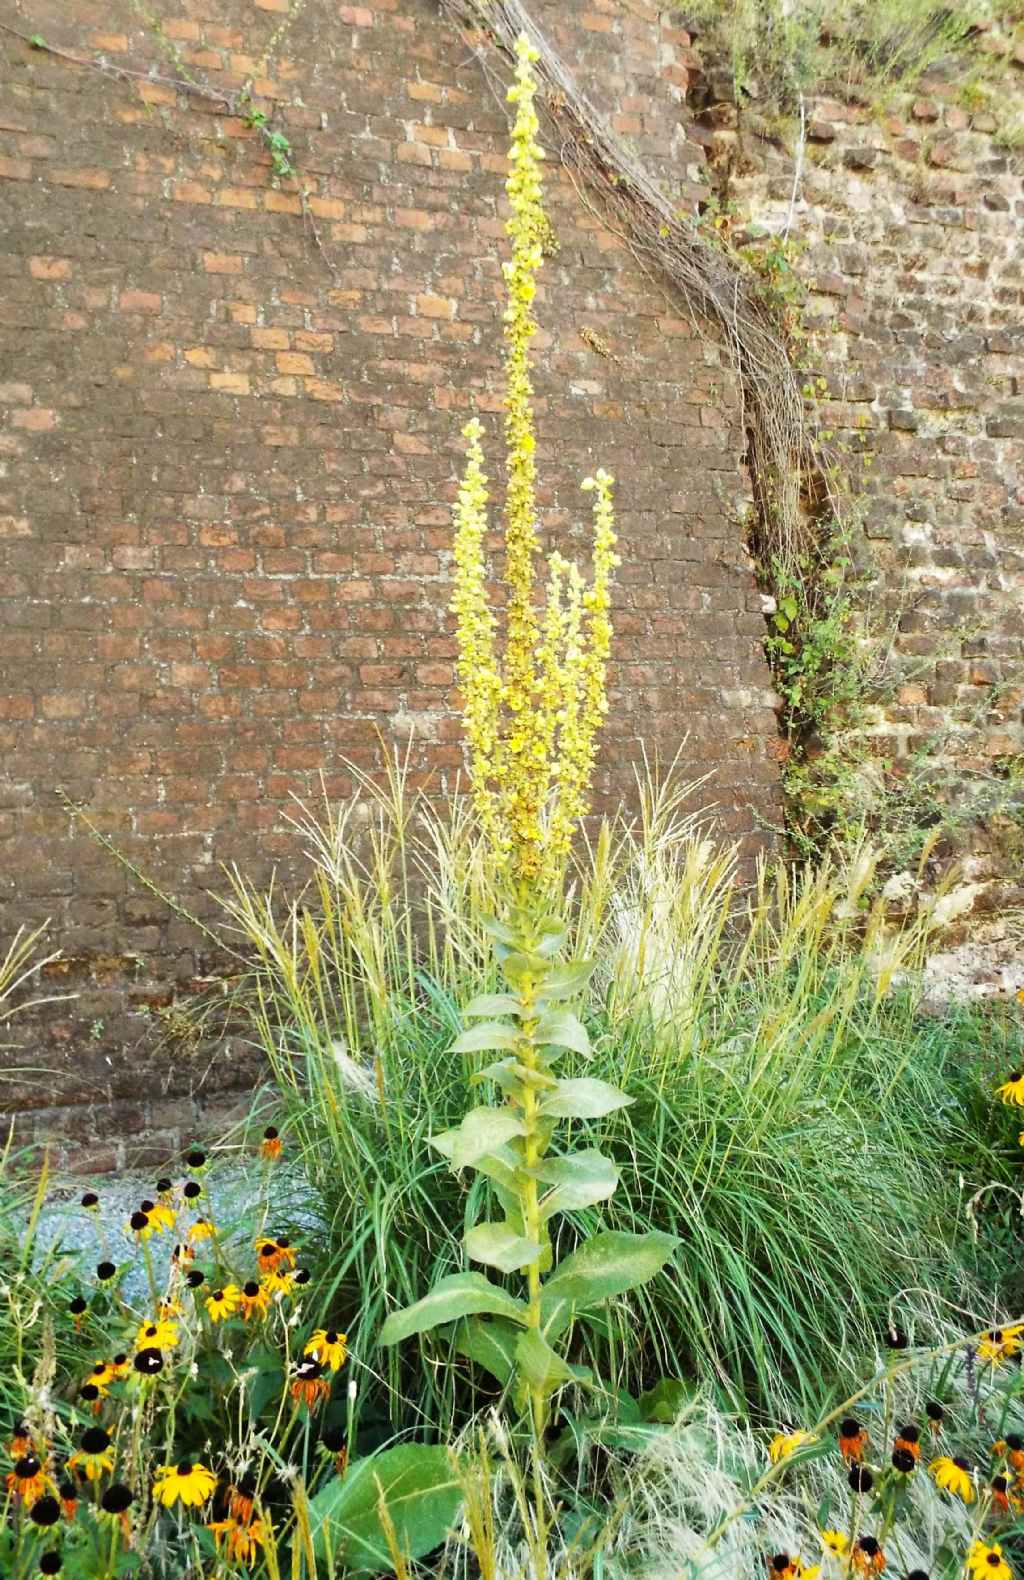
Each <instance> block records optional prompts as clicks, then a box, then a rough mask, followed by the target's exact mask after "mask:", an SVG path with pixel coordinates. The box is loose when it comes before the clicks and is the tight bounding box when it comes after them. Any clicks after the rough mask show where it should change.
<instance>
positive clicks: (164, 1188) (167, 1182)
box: [156, 1174, 174, 1201]
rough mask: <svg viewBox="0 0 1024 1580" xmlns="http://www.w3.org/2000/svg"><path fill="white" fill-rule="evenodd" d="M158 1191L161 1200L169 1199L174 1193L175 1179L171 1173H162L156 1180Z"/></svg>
mask: <svg viewBox="0 0 1024 1580" xmlns="http://www.w3.org/2000/svg"><path fill="white" fill-rule="evenodd" d="M156 1193H157V1196H158V1197H159V1198H160V1199H161V1201H169V1200H170V1199H171V1197H172V1196H173V1194H174V1181H173V1180H172V1179H171V1176H170V1175H169V1174H161V1176H160V1178H159V1179H158V1180H157V1182H156Z"/></svg>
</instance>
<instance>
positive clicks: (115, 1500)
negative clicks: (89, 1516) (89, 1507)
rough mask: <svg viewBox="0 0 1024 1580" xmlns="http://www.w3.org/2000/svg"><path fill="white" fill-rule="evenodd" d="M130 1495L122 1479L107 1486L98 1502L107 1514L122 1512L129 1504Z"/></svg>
mask: <svg viewBox="0 0 1024 1580" xmlns="http://www.w3.org/2000/svg"><path fill="white" fill-rule="evenodd" d="M131 1501H132V1495H131V1492H130V1490H129V1489H128V1488H127V1487H126V1486H125V1484H124V1482H123V1481H115V1482H114V1485H113V1486H112V1487H108V1488H107V1490H106V1492H105V1493H104V1494H103V1496H102V1498H101V1499H100V1503H101V1504H102V1505H103V1507H104V1509H106V1511H107V1513H108V1514H123V1513H124V1512H125V1510H126V1509H127V1508H129V1507H130V1506H131Z"/></svg>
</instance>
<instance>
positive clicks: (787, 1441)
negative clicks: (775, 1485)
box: [768, 1431, 818, 1465]
mask: <svg viewBox="0 0 1024 1580" xmlns="http://www.w3.org/2000/svg"><path fill="white" fill-rule="evenodd" d="M817 1441H818V1439H817V1438H816V1437H814V1436H813V1435H812V1433H810V1432H796V1431H786V1432H776V1434H775V1436H774V1437H773V1438H772V1440H771V1442H770V1443H769V1444H768V1458H769V1459H770V1460H771V1462H772V1464H773V1465H777V1464H778V1463H779V1462H780V1460H783V1459H788V1458H789V1456H790V1454H795V1453H796V1451H797V1449H798V1448H803V1447H804V1445H805V1444H807V1443H816V1442H817Z"/></svg>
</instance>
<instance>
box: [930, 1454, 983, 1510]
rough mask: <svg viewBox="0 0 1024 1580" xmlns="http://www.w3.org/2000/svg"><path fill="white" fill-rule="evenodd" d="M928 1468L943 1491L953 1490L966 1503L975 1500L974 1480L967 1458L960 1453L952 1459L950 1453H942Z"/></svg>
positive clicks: (955, 1495)
mask: <svg viewBox="0 0 1024 1580" xmlns="http://www.w3.org/2000/svg"><path fill="white" fill-rule="evenodd" d="M928 1469H929V1471H930V1472H931V1474H932V1476H934V1478H935V1484H936V1486H938V1487H941V1488H942V1490H943V1492H951V1493H952V1494H953V1495H954V1497H957V1498H960V1499H961V1500H962V1501H963V1502H964V1503H973V1502H974V1496H975V1494H974V1482H973V1481H972V1480H971V1467H970V1465H968V1463H967V1461H966V1459H961V1458H960V1456H959V1455H957V1456H956V1457H955V1458H953V1459H950V1457H949V1455H948V1454H940V1456H939V1458H938V1459H933V1460H932V1462H931V1464H930V1465H929V1466H928Z"/></svg>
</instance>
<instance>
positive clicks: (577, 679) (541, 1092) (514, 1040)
mask: <svg viewBox="0 0 1024 1580" xmlns="http://www.w3.org/2000/svg"><path fill="white" fill-rule="evenodd" d="M537 58H538V57H537V52H536V50H534V49H533V47H532V46H531V44H530V42H529V40H528V39H527V37H526V36H525V35H522V36H520V38H519V40H518V42H517V45H516V70H515V80H514V83H513V85H512V87H511V88H510V89H509V93H508V97H509V100H510V101H511V102H512V103H513V104H514V105H515V107H516V116H515V125H514V130H513V133H512V144H511V153H510V170H509V176H508V180H507V183H506V192H507V196H508V202H509V208H510V211H511V213H510V217H509V220H508V222H507V225H506V231H507V234H508V236H509V239H510V242H511V258H510V260H509V261H508V262H506V263H504V264H503V271H504V276H505V282H506V287H507V295H508V303H507V306H506V309H505V313H504V329H505V341H506V353H505V376H506V394H505V413H506V415H505V436H506V444H507V462H506V469H507V492H506V500H505V578H506V583H507V599H506V605H505V607H506V626H505V641H504V652H503V655H501V656H499V651H498V649H499V630H498V619H497V616H496V615H495V612H494V610H493V608H492V607H491V602H490V599H489V597H488V589H487V566H486V562H485V555H484V539H485V536H486V533H487V506H488V497H489V496H488V486H487V478H486V476H485V474H484V470H483V450H482V447H481V442H480V439H481V432H482V430H481V426H480V423H479V422H478V421H477V420H476V419H475V418H474V419H473V420H472V421H470V422H468V423H467V424H466V426H465V428H464V429H463V430H462V431H463V435H464V437H465V438H466V440H467V441H468V456H467V463H466V470H465V474H464V477H463V480H462V484H461V487H460V489H459V494H458V503H457V506H456V510H455V523H456V531H455V588H454V595H453V598H452V609H453V612H454V614H455V616H456V621H457V629H458V648H459V660H458V675H459V683H460V687H461V691H462V695H463V698H464V707H463V717H464V728H465V732H466V738H467V743H468V748H469V750H468V758H469V780H470V785H471V789H472V795H473V799H474V802H475V806H476V809H477V813H478V817H479V822H480V825H481V827H482V830H483V832H484V836H485V840H486V844H487V847H488V850H489V852H490V857H491V859H492V861H493V863H494V867H495V870H496V873H497V874H498V877H499V880H500V881H499V885H498V892H499V893H501V894H502V895H503V896H504V905H503V910H502V914H500V915H497V916H490V917H485V918H482V919H481V920H482V924H483V926H484V927H485V929H486V931H487V933H488V935H489V936H490V938H491V939H492V941H493V946H494V951H495V954H496V957H497V961H498V964H499V967H500V971H501V974H502V976H503V978H504V983H505V991H503V992H498V993H488V994H484V995H482V996H480V997H478V998H475V999H474V1000H473V1001H472V1002H471V1003H469V1004H467V1005H466V1006H465V1009H464V1010H463V1012H462V1013H463V1016H464V1017H465V1019H466V1020H469V1021H472V1022H473V1023H474V1024H473V1025H472V1026H471V1027H470V1028H469V1029H468V1030H466V1031H464V1032H463V1033H462V1035H461V1036H460V1037H459V1038H458V1039H457V1040H456V1041H455V1043H454V1044H453V1047H452V1050H451V1051H452V1052H453V1053H456V1054H492V1055H494V1058H493V1062H490V1063H488V1064H486V1067H485V1068H482V1069H481V1070H480V1071H479V1072H478V1073H477V1075H476V1076H475V1078H474V1079H475V1080H476V1081H477V1082H479V1083H481V1084H482V1085H485V1086H490V1087H491V1089H492V1090H494V1092H495V1100H494V1101H493V1102H490V1103H484V1104H481V1105H480V1106H479V1107H476V1108H473V1109H471V1110H470V1111H469V1112H468V1113H467V1114H466V1115H465V1116H464V1118H463V1120H462V1122H461V1124H460V1125H459V1126H458V1128H457V1129H455V1130H449V1131H446V1132H445V1133H444V1134H441V1135H436V1136H433V1137H432V1138H431V1144H432V1145H433V1146H434V1147H435V1148H436V1149H437V1151H438V1152H440V1153H441V1154H442V1156H443V1157H445V1158H447V1159H448V1160H449V1162H450V1163H451V1166H452V1168H453V1169H454V1170H462V1169H465V1168H474V1169H476V1170H477V1171H478V1172H479V1173H481V1174H483V1175H485V1176H486V1177H487V1179H488V1180H490V1182H491V1185H492V1187H493V1194H494V1197H495V1198H496V1201H497V1203H498V1206H499V1208H500V1211H501V1217H500V1218H498V1219H496V1220H494V1221H488V1222H482V1223H477V1224H475V1225H474V1226H473V1227H472V1228H471V1229H470V1230H469V1231H468V1233H467V1234H466V1236H465V1242H464V1243H465V1251H466V1255H467V1257H468V1258H469V1260H470V1261H472V1262H477V1263H479V1264H481V1265H482V1266H483V1267H484V1268H486V1269H489V1270H492V1271H493V1272H497V1273H499V1274H506V1275H507V1274H518V1275H519V1277H520V1279H521V1280H522V1281H523V1283H524V1284H525V1289H522V1288H521V1290H520V1292H519V1293H511V1292H510V1291H509V1290H507V1289H506V1288H505V1287H503V1286H502V1285H501V1284H499V1283H497V1282H494V1281H492V1279H491V1278H490V1277H489V1276H487V1274H485V1273H481V1272H477V1271H466V1272H462V1273H457V1274H454V1275H452V1276H450V1277H447V1278H442V1279H441V1280H440V1281H439V1282H438V1283H437V1284H436V1285H435V1286H434V1288H433V1289H432V1290H431V1291H430V1293H429V1294H427V1295H425V1296H424V1298H423V1299H422V1300H419V1301H417V1302H416V1303H415V1304H414V1305H412V1306H409V1307H407V1308H405V1309H404V1310H401V1311H398V1312H394V1313H393V1314H392V1315H391V1316H389V1318H388V1319H387V1321H386V1322H385V1324H384V1327H383V1329H382V1331H381V1342H382V1343H383V1344H398V1343H400V1342H402V1341H403V1340H405V1339H408V1338H411V1337H412V1336H413V1335H415V1334H419V1333H423V1332H426V1331H428V1330H431V1329H434V1328H437V1327H439V1326H441V1325H447V1324H457V1327H456V1331H455V1342H456V1345H457V1347H458V1348H459V1349H460V1350H461V1351H462V1352H463V1353H465V1354H467V1355H469V1356H470V1357H471V1358H472V1359H473V1360H474V1361H475V1362H476V1363H477V1364H479V1365H481V1366H483V1367H484V1368H485V1370H487V1371H488V1372H490V1373H491V1374H492V1375H493V1376H494V1377H495V1378H497V1380H498V1381H499V1382H500V1383H501V1384H502V1385H504V1386H507V1387H508V1388H509V1389H510V1392H511V1397H512V1398H513V1400H514V1402H515V1404H516V1406H517V1408H518V1409H519V1410H520V1411H521V1412H523V1414H524V1415H526V1416H528V1419H529V1422H530V1424H531V1425H532V1433H533V1441H534V1445H535V1449H536V1456H535V1466H539V1462H540V1453H541V1450H542V1445H543V1436H544V1431H545V1427H546V1424H547V1421H548V1416H549V1411H550V1404H551V1400H552V1396H553V1395H554V1394H555V1393H557V1391H558V1390H559V1389H561V1388H562V1387H563V1386H564V1385H566V1384H569V1383H576V1384H578V1385H581V1386H584V1387H586V1386H588V1385H592V1384H593V1378H592V1376H591V1374H590V1373H589V1372H588V1371H587V1370H585V1369H584V1368H580V1367H575V1366H573V1365H572V1364H570V1362H569V1360H568V1359H567V1355H566V1351H567V1347H568V1341H569V1336H570V1330H571V1328H572V1325H573V1322H574V1320H575V1319H576V1317H577V1316H580V1315H582V1316H584V1318H585V1316H586V1314H587V1313H588V1312H589V1311H592V1310H593V1309H594V1308H595V1307H599V1306H601V1305H602V1304H603V1303H604V1302H606V1301H608V1300H610V1299H612V1298H613V1297H615V1296H616V1295H619V1294H622V1293H624V1292H625V1291H627V1290H629V1289H632V1288H635V1287H636V1286H638V1285H639V1284H642V1283H645V1282H646V1281H647V1280H648V1279H650V1278H652V1277H653V1276H654V1275H655V1274H656V1273H657V1272H658V1271H659V1270H660V1269H661V1267H662V1266H663V1265H664V1263H665V1262H666V1260H667V1259H668V1257H669V1256H670V1255H671V1254H672V1251H673V1249H674V1247H675V1245H676V1243H677V1242H676V1240H675V1239H674V1238H673V1237H672V1236H670V1235H667V1234H662V1233H658V1232H652V1233H648V1234H625V1233H612V1232H602V1233H597V1234H594V1235H592V1236H591V1237H590V1238H589V1239H587V1240H585V1241H584V1242H583V1243H582V1244H581V1245H580V1246H579V1247H578V1249H576V1250H575V1251H574V1252H573V1253H572V1254H571V1255H569V1256H567V1257H566V1258H565V1259H564V1260H563V1261H561V1262H560V1263H559V1264H557V1265H556V1264H555V1262H554V1258H553V1252H552V1243H551V1236H550V1232H549V1226H550V1223H551V1220H552V1218H553V1217H554V1216H555V1214H556V1213H560V1212H573V1211H578V1210H580V1209H583V1208H587V1207H591V1206H593V1205H594V1204H595V1203H598V1202H600V1201H603V1200H606V1199H607V1198H608V1197H609V1196H611V1194H612V1193H613V1191H614V1190H615V1188H616V1184H617V1182H618V1169H617V1167H616V1165H615V1163H614V1162H613V1161H612V1160H611V1159H610V1158H608V1157H605V1156H604V1155H603V1154H602V1153H601V1152H600V1151H598V1150H595V1149H593V1148H587V1149H586V1150H582V1151H577V1152H570V1151H565V1150H560V1149H558V1148H557V1147H556V1145H555V1141H556V1132H557V1130H558V1127H559V1123H560V1121H562V1120H588V1119H600V1118H602V1117H603V1116H604V1115H606V1114H609V1113H611V1112H613V1111H614V1110H615V1109H618V1108H622V1107H624V1106H626V1105H627V1104H628V1103H629V1102H630V1101H631V1099H630V1098H629V1097H627V1096H626V1094H625V1093H623V1092H622V1091H620V1090H618V1089H617V1088H616V1087H614V1086H612V1085H610V1084H609V1083H607V1082H605V1081H600V1080H596V1079H587V1078H582V1079H566V1078H564V1077H560V1076H558V1075H557V1074H556V1073H555V1071H556V1068H557V1066H558V1063H559V1060H560V1059H562V1058H563V1057H564V1056H565V1054H566V1053H567V1052H571V1053H573V1054H575V1055H577V1056H578V1057H579V1058H581V1059H584V1060H585V1059H587V1058H588V1057H589V1055H590V1048H589V1042H588V1036H587V1032H586V1029H585V1028H584V1026H583V1025H582V1023H581V1022H580V1020H579V1019H578V1018H577V1016H576V1015H575V1014H574V1013H573V1010H572V1007H571V1006H572V1001H573V1000H574V998H575V997H576V996H577V995H578V994H579V993H580V991H581V990H582V988H583V987H584V985H585V983H586V981H587V979H588V977H589V976H590V974H591V971H592V969H593V967H592V963H591V962H589V961H584V960H570V959H566V958H565V949H566V943H567V939H568V934H569V929H568V927H567V925H566V922H565V920H564V890H565V878H566V869H567V865H568V860H569V855H570V848H571V843H572V838H573V833H574V831H575V829H576V827H577V825H578V822H579V819H580V818H581V817H582V816H583V815H584V814H585V813H586V812H587V811H588V810H589V805H590V783H591V776H592V771H593V765H594V752H595V743H596V737H597V732H598V729H599V727H600V724H601V721H602V719H603V717H604V714H605V713H606V712H607V707H608V703H607V696H606V664H607V658H608V653H609V649H610V645H611V635H612V626H611V619H610V614H609V609H610V602H611V600H610V596H609V588H610V583H611V577H612V573H613V570H614V568H615V566H616V565H617V564H618V563H619V561H618V556H617V555H616V553H615V542H616V539H615V532H614V528H613V508H612V485H613V481H614V480H613V478H612V477H611V476H609V474H608V473H607V472H605V471H603V470H602V471H598V472H596V473H595V475H594V476H593V477H588V478H586V479H585V481H584V482H583V485H582V487H583V489H584V490H585V491H586V492H588V493H590V494H592V495H593V523H594V549H593V573H592V578H591V580H590V582H589V584H588V583H586V582H585V581H584V578H583V576H582V575H581V573H580V571H579V569H578V568H577V566H576V565H575V564H571V563H569V562H567V561H566V560H565V559H563V558H562V557H561V555H559V554H557V553H555V554H552V555H551V557H550V558H549V560H548V582H547V597H546V602H545V604H544V607H543V609H540V610H538V608H537V607H536V604H535V598H534V571H535V558H536V555H537V552H538V547H539V545H538V538H537V529H536V499H535V483H536V464H535V459H534V457H535V438H534V422H533V410H532V395H533V390H532V384H531V379H530V342H531V340H532V339H533V337H534V335H535V334H536V332H537V323H536V320H535V318H534V314H533V303H534V296H535V292H536V282H537V274H538V271H539V269H540V266H541V261H542V237H543V236H544V235H545V234H546V233H547V228H548V227H547V221H546V217H545V214H544V209H543V206H542V201H541V160H542V157H543V155H542V150H541V149H540V147H539V146H538V143H537V133H538V120H537V115H536V111H535V108H534V98H535V95H536V92H537V83H536V80H535V78H534V76H533V72H532V70H531V67H532V65H533V62H534V61H535V60H536V59H537ZM541 1504H542V1498H541V1491H540V1473H539V1469H538V1479H537V1483H536V1498H535V1510H534V1513H535V1516H536V1517H537V1518H538V1520H542V1518H543V1510H542V1507H541Z"/></svg>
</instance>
